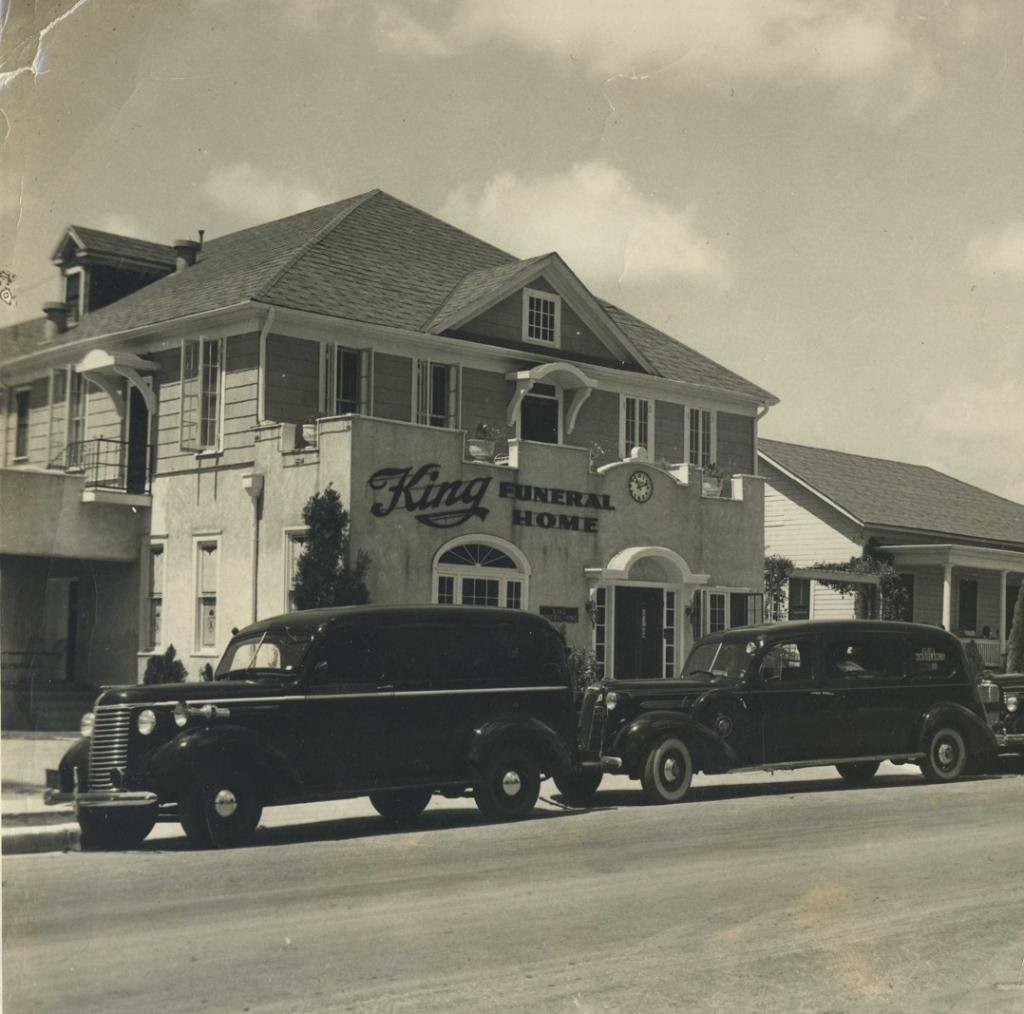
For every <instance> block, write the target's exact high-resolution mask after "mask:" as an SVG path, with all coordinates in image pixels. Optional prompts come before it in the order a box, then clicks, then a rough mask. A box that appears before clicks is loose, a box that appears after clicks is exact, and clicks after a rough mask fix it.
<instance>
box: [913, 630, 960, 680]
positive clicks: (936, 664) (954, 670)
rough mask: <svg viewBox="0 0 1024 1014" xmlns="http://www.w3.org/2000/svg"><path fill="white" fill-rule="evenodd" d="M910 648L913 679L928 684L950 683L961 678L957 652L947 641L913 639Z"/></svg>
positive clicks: (926, 638)
mask: <svg viewBox="0 0 1024 1014" xmlns="http://www.w3.org/2000/svg"><path fill="white" fill-rule="evenodd" d="M909 648H910V658H909V662H908V665H909V667H910V673H909V675H910V678H911V679H913V680H918V681H921V682H926V683H949V682H952V681H954V680H955V679H956V678H957V677H958V676H959V664H958V659H957V652H956V650H955V648H954V646H952V645H950V644H949V643H947V642H946V641H944V640H942V639H940V638H937V637H936V638H930V637H911V638H910V639H909Z"/></svg>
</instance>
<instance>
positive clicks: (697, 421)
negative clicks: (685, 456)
mask: <svg viewBox="0 0 1024 1014" xmlns="http://www.w3.org/2000/svg"><path fill="white" fill-rule="evenodd" d="M713 460H714V458H713V457H712V456H711V413H710V412H708V411H707V410H706V409H701V408H691V409H690V457H689V462H690V464H691V465H695V466H697V467H698V468H707V467H708V465H710V464H711V463H712V461H713Z"/></svg>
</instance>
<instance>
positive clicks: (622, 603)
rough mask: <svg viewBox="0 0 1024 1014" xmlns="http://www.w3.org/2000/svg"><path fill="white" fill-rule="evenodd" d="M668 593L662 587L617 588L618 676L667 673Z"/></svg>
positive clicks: (632, 676) (635, 677)
mask: <svg viewBox="0 0 1024 1014" xmlns="http://www.w3.org/2000/svg"><path fill="white" fill-rule="evenodd" d="M664 643H665V593H664V592H663V591H662V590H661V589H660V588H624V587H623V588H616V589H615V672H614V676H615V678H616V679H656V678H658V677H659V676H662V675H664V673H663V671H662V652H663V646H664Z"/></svg>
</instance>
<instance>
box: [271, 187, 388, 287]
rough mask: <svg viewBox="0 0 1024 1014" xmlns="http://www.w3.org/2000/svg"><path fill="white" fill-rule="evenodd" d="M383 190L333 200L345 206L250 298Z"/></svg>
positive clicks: (280, 275) (274, 280) (278, 279)
mask: <svg viewBox="0 0 1024 1014" xmlns="http://www.w3.org/2000/svg"><path fill="white" fill-rule="evenodd" d="M383 192H384V191H383V190H380V189H379V188H377V187H375V188H374V189H373V190H367V191H366V193H365V194H357V195H356V196H355V197H346V198H342V200H341V201H337V202H335V203H338V204H342V203H343V204H345V207H344V208H342V209H341V211H339V212H338V213H337V214H336V215H332V216H331V218H330V219H329V221H328V222H327V223H326V224H325V225H322V226H321V227H320V228H319V229H317V231H316V232H315V233H314V234H313V235H312V236H311V237H310V238H309V239H308V240H306V242H305V243H303V244H302V245H301V246H300V247H299V249H298V250H296V251H295V253H293V254H292V255H291V256H290V257H289V258H288V259H287V260H286V261H285V262H284V264H282V265H281V267H280V268H279V269H278V270H277V271H275V272H274V274H273V275H271V277H270V279H269V280H268V281H266V282H264V284H263V285H262V286H261V287H260V289H259V290H258V291H256V292H254V293H253V294H252V297H251V298H253V299H258V298H259V297H260V296H265V295H266V294H267V293H269V292H270V290H271V289H272V288H273V287H274V286H275V285H276V284H277V283H278V282H279V281H280V280H281V278H282V277H283V275H284V273H285V272H286V271H288V270H290V269H291V268H292V267H294V265H295V264H296V262H297V261H298V260H299V259H300V258H301V257H303V256H304V255H305V254H306V253H307V251H309V250H310V249H311V248H312V247H314V246H315V245H316V244H317V243H319V242H320V240H322V239H323V238H324V236H326V235H327V234H328V233H329V232H332V231H333V230H334V228H335V227H336V226H337V225H339V224H340V223H341V222H343V221H344V220H345V219H346V218H348V216H349V215H351V214H352V212H353V211H355V210H356V209H357V208H361V207H362V206H363V205H364V204H366V203H367V202H368V201H370V200H372V199H373V198H374V197H377V196H378V195H379V194H382V193H383ZM322 207H326V205H322ZM309 210H310V211H313V210H315V209H313V208H310V209H309ZM300 214H301V212H300ZM277 221H281V219H277Z"/></svg>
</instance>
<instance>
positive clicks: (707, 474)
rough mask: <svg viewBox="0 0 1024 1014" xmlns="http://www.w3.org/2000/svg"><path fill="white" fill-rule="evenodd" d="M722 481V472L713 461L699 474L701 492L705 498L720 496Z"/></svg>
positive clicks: (723, 477)
mask: <svg viewBox="0 0 1024 1014" xmlns="http://www.w3.org/2000/svg"><path fill="white" fill-rule="evenodd" d="M724 480H725V476H724V475H723V474H722V470H721V469H720V468H719V467H718V465H717V464H716V463H715V462H714V461H712V462H711V464H709V465H706V466H705V467H704V469H703V471H702V472H701V476H700V489H701V492H702V493H703V494H704V495H705V496H721V495H722V483H723V481H724Z"/></svg>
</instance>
